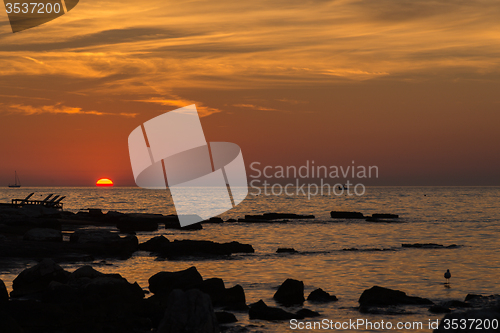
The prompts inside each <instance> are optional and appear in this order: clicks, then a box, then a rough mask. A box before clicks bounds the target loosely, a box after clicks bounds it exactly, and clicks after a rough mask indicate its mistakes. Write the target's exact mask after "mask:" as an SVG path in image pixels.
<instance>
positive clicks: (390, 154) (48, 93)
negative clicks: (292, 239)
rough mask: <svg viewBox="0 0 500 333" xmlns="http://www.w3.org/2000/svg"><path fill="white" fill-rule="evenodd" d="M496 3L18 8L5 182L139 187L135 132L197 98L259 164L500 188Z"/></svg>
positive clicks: (207, 119) (2, 166)
mask: <svg viewBox="0 0 500 333" xmlns="http://www.w3.org/2000/svg"><path fill="white" fill-rule="evenodd" d="M498 17H500V6H499V5H498V2H497V1H495V0H468V1H463V0H448V1H445V0H442V1H431V0H411V1H410V0H379V1H371V0H356V1H355V0H338V1H328V0H312V1H307V0H301V1H297V0H286V1H285V0H274V1H268V0H265V1H264V0H250V1H246V2H237V1H229V0H221V1H217V2H213V1H182V0H181V1H176V2H169V1H160V0H150V1H147V2H143V1H141V2H139V1H131V0H121V1H116V0H111V1H106V2H103V1H90V0H82V1H80V3H79V4H78V5H77V6H76V7H75V8H74V9H73V10H71V11H70V12H68V13H67V14H65V15H64V16H62V17H59V18H57V19H55V20H53V21H51V22H48V23H46V24H43V25H41V26H39V27H35V28H32V29H29V30H25V31H22V32H17V33H12V30H11V28H10V25H9V22H8V18H7V14H6V13H5V12H2V13H1V14H0V186H6V185H7V184H8V183H9V182H12V181H13V178H14V170H17V172H18V173H19V175H20V178H21V181H22V183H23V185H26V186H92V185H94V184H95V182H96V180H97V179H99V178H101V177H106V178H110V179H112V180H113V181H114V182H115V184H116V185H120V186H133V185H134V179H133V174H132V169H131V166H130V160H129V155H128V142H127V140H128V135H129V134H130V132H131V131H132V130H133V129H135V128H136V127H137V126H139V125H140V124H142V123H144V122H145V121H147V120H149V119H151V118H153V117H155V116H158V115H160V114H163V113H165V112H167V111H171V110H174V109H176V108H179V107H183V106H187V105H190V104H196V106H197V107H198V111H199V113H200V115H201V116H202V118H201V123H202V126H203V129H204V132H205V136H206V138H207V141H227V142H233V143H236V144H238V145H239V146H240V147H241V149H242V152H243V158H244V160H245V163H246V165H247V172H248V173H249V174H250V173H251V170H250V169H249V168H248V166H249V165H250V164H251V163H253V162H260V163H261V165H262V166H264V165H271V166H276V165H281V166H291V165H295V166H301V165H304V164H305V163H306V161H314V162H315V164H316V165H326V166H331V165H336V166H347V165H351V164H352V161H355V164H356V165H365V166H378V169H379V177H378V178H377V179H369V180H366V181H365V184H367V185H450V186H462V185H466V186H469V185H481V186H489V185H491V186H498V185H500V154H499V151H500V149H499V148H500V94H499V93H498V91H500V21H499V20H498Z"/></svg>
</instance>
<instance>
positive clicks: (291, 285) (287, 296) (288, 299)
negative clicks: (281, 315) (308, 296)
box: [273, 279, 305, 306]
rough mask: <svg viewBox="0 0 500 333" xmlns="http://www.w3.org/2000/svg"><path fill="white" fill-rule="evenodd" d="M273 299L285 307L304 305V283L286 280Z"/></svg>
mask: <svg viewBox="0 0 500 333" xmlns="http://www.w3.org/2000/svg"><path fill="white" fill-rule="evenodd" d="M273 298H274V299H275V300H276V301H278V302H279V303H281V304H283V305H285V306H290V305H295V304H302V303H304V301H305V299H304V282H302V281H298V280H294V279H286V280H285V282H283V284H281V286H280V287H279V288H278V291H276V293H275V294H274V296H273Z"/></svg>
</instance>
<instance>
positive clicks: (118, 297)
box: [84, 275, 144, 303]
mask: <svg viewBox="0 0 500 333" xmlns="http://www.w3.org/2000/svg"><path fill="white" fill-rule="evenodd" d="M84 293H85V296H86V298H89V299H93V300H100V301H106V302H116V303H134V302H138V301H140V300H141V299H143V298H144V291H143V290H142V288H141V287H140V286H139V285H138V284H137V282H136V283H129V282H128V281H127V280H126V279H125V278H122V277H121V276H119V275H118V276H116V275H114V276H109V275H105V276H101V277H96V278H93V279H91V280H90V282H89V283H88V284H86V285H85V286H84Z"/></svg>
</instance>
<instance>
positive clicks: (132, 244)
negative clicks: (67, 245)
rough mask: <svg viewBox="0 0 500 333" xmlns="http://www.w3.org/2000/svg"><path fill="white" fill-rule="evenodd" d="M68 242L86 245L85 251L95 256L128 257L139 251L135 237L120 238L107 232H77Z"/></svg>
mask: <svg viewBox="0 0 500 333" xmlns="http://www.w3.org/2000/svg"><path fill="white" fill-rule="evenodd" d="M70 242H72V243H78V244H82V245H88V249H87V251H89V252H91V253H96V254H99V253H101V254H104V253H105V254H121V255H129V254H132V253H133V252H135V251H137V250H138V249H139V241H138V240H137V237H136V236H132V235H127V236H125V237H120V235H119V234H117V233H114V232H111V231H109V230H77V231H75V232H74V233H73V234H72V235H71V236H70Z"/></svg>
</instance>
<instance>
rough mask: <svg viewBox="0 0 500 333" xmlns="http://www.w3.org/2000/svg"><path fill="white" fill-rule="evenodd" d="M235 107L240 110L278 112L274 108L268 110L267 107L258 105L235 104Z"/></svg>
mask: <svg viewBox="0 0 500 333" xmlns="http://www.w3.org/2000/svg"><path fill="white" fill-rule="evenodd" d="M233 106H236V107H239V108H249V109H254V110H259V111H277V110H276V109H273V108H268V107H265V106H258V105H253V104H233Z"/></svg>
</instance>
